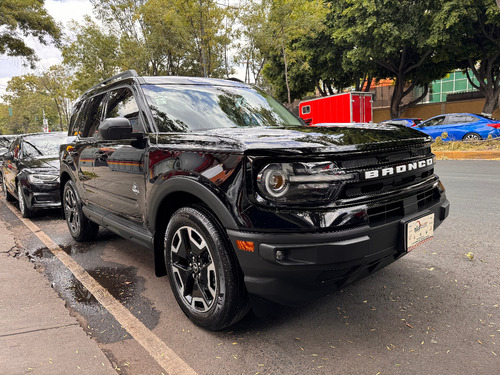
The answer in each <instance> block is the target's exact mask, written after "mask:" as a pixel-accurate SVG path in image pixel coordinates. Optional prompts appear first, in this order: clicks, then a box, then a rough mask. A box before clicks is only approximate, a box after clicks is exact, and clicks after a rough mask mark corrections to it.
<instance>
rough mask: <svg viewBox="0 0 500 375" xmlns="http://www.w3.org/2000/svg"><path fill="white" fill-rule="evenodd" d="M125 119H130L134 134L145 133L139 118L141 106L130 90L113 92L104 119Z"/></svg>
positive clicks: (124, 89) (110, 94) (123, 89)
mask: <svg viewBox="0 0 500 375" xmlns="http://www.w3.org/2000/svg"><path fill="white" fill-rule="evenodd" d="M117 117H124V118H127V119H129V121H130V124H131V125H132V129H133V132H134V133H141V132H144V128H143V126H142V123H141V121H140V117H139V106H138V105H137V102H136V100H135V98H134V95H133V94H132V91H131V90H130V89H128V88H122V89H119V90H115V91H111V92H110V93H109V97H108V100H107V105H106V115H105V116H104V118H117Z"/></svg>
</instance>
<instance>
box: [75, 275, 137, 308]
mask: <svg viewBox="0 0 500 375" xmlns="http://www.w3.org/2000/svg"><path fill="white" fill-rule="evenodd" d="M87 272H88V273H89V274H90V276H92V277H93V278H94V279H95V280H97V282H98V283H99V284H101V286H102V287H104V288H105V289H106V290H107V291H108V292H109V293H111V295H112V296H113V297H115V298H116V299H117V300H118V301H119V302H120V303H122V304H124V305H126V304H127V303H129V302H131V300H132V298H133V297H134V291H135V287H134V283H137V280H136V278H135V270H134V269H133V268H131V267H130V268H110V267H107V268H100V269H97V270H89V271H87ZM68 289H69V290H70V291H71V292H72V293H73V296H74V299H75V301H76V302H79V303H84V304H96V303H97V300H96V299H95V297H94V296H93V295H92V294H91V293H90V292H89V291H88V290H87V288H85V287H84V286H83V285H82V283H80V281H78V280H77V279H76V278H75V277H74V276H73V277H72V280H71V282H70V286H69V287H68Z"/></svg>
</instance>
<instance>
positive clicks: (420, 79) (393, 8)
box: [332, 0, 452, 117]
mask: <svg viewBox="0 0 500 375" xmlns="http://www.w3.org/2000/svg"><path fill="white" fill-rule="evenodd" d="M444 3H446V0H421V1H413V0H385V1H372V2H367V1H363V0H342V1H338V2H334V3H333V4H334V8H333V9H332V11H334V12H335V15H336V18H337V20H336V26H337V27H336V29H335V30H334V31H333V33H332V36H333V37H334V38H335V39H337V40H343V41H345V42H347V43H348V44H350V45H351V46H352V50H351V51H349V52H348V54H347V57H348V58H349V59H351V60H352V61H355V62H357V63H369V62H370V61H373V62H375V63H376V64H377V65H378V66H379V67H380V68H382V69H383V70H385V75H386V77H383V78H392V79H393V80H394V92H393V94H392V98H391V116H392V117H399V115H400V114H401V113H402V112H403V111H404V110H405V109H406V108H408V107H410V106H412V105H414V104H416V103H417V102H419V101H420V100H421V99H422V98H423V97H424V96H425V95H426V94H427V90H428V85H429V84H430V83H431V82H432V81H433V80H435V79H439V78H441V77H443V76H444V75H445V74H446V73H447V72H449V71H450V70H451V69H452V62H451V61H450V59H449V58H447V55H446V53H445V52H446V51H447V50H446V43H447V42H448V41H449V39H450V33H449V31H447V30H445V29H443V28H439V27H437V25H436V23H437V22H438V19H439V20H441V19H440V16H441V15H442V8H443V6H444ZM382 73H383V72H380V73H379V74H382ZM380 78H382V77H380ZM418 86H421V87H424V90H423V93H422V95H421V96H420V97H418V98H416V99H415V100H413V101H411V102H409V103H406V104H403V98H405V97H406V96H407V95H409V94H410V93H411V92H412V91H413V89H414V88H416V87H418Z"/></svg>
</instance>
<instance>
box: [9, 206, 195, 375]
mask: <svg viewBox="0 0 500 375" xmlns="http://www.w3.org/2000/svg"><path fill="white" fill-rule="evenodd" d="M6 206H7V207H8V208H9V209H10V210H11V211H12V212H13V213H14V214H15V215H16V216H17V217H18V218H19V219H20V220H21V221H22V222H23V223H24V225H26V226H27V227H28V229H29V230H31V231H32V232H33V234H35V236H37V237H38V238H39V239H40V241H42V242H43V244H44V245H45V246H47V248H48V249H49V250H50V251H51V252H52V254H54V256H55V257H56V258H57V259H59V260H60V261H61V263H62V264H64V266H66V268H68V270H69V271H70V272H71V273H72V274H73V275H74V276H75V277H76V278H77V279H78V281H80V282H81V283H82V284H83V286H85V288H87V290H88V291H89V292H90V293H92V295H93V296H94V297H95V298H96V299H97V300H98V301H99V303H100V304H101V305H102V307H104V308H105V309H106V310H108V311H109V312H110V313H111V315H113V317H114V318H115V319H116V321H117V322H118V323H120V325H121V326H122V327H123V328H124V329H125V330H126V331H127V332H128V333H129V334H130V335H131V336H132V337H133V338H134V339H135V340H136V341H137V342H138V343H139V344H140V345H141V346H142V347H143V348H144V349H146V350H147V352H148V353H149V354H150V355H151V357H153V359H154V360H155V361H156V362H157V363H158V364H159V365H160V366H161V367H162V368H163V369H164V370H165V371H167V373H168V374H171V375H174V374H175V375H177V374H182V375H184V374H186V375H189V374H191V375H196V371H194V370H193V369H192V368H191V367H190V366H189V365H188V364H187V363H186V362H184V361H183V360H182V359H181V358H180V357H179V356H178V355H177V354H175V352H174V351H173V350H172V349H170V348H169V347H168V346H167V345H166V344H165V343H164V342H163V341H162V340H161V339H160V338H159V337H158V336H156V335H155V334H154V333H153V332H151V331H150V330H149V329H148V328H147V327H146V326H145V325H144V324H143V323H142V322H141V321H140V320H139V319H137V318H136V317H135V316H134V315H133V314H132V313H131V312H130V311H129V310H128V309H127V308H126V307H125V306H123V305H122V304H121V303H120V302H118V300H116V299H115V298H114V297H113V296H112V295H111V294H110V293H109V292H108V291H107V290H106V289H105V288H103V287H102V286H101V284H99V283H98V282H97V281H96V280H95V279H94V278H93V277H92V276H90V275H89V273H88V272H87V271H85V269H84V268H83V267H81V266H80V265H79V264H78V263H77V262H76V261H75V260H74V259H73V258H71V257H70V256H69V255H68V254H67V253H66V252H65V251H64V250H63V249H61V248H60V247H59V245H57V244H56V243H55V242H54V241H52V239H51V238H50V237H49V236H47V235H46V234H45V233H44V232H43V231H42V230H41V229H40V228H39V227H38V226H37V225H36V224H34V223H33V222H32V221H31V220H29V219H25V218H23V217H22V216H21V214H20V213H19V212H18V211H17V210H16V209H15V208H13V206H12V205H10V204H6Z"/></svg>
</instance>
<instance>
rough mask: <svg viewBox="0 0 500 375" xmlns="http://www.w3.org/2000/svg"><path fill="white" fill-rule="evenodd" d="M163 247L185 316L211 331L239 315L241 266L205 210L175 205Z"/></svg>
mask: <svg viewBox="0 0 500 375" xmlns="http://www.w3.org/2000/svg"><path fill="white" fill-rule="evenodd" d="M164 251H165V260H166V266H167V272H168V276H169V279H170V286H171V288H172V291H173V294H174V296H175V299H176V300H177V303H178V304H179V306H180V307H181V309H182V310H183V312H184V313H185V314H186V315H187V317H188V318H189V319H191V321H193V322H194V323H195V324H197V325H199V326H201V327H204V328H206V329H209V330H213V331H216V330H220V329H222V328H225V327H227V326H229V325H231V324H234V323H236V322H237V321H238V320H240V319H241V318H243V317H244V316H245V314H246V313H247V312H248V310H249V306H250V305H249V302H248V297H247V293H246V290H245V287H244V284H243V276H242V274H241V270H240V269H239V266H238V264H237V261H236V259H235V255H234V253H232V252H231V250H230V249H229V246H228V243H227V240H226V238H225V237H224V235H223V234H222V232H221V230H220V229H219V227H218V225H217V224H216V222H215V220H214V219H212V217H211V215H210V214H209V213H208V212H206V211H205V210H204V209H202V208H199V207H197V208H193V207H184V208H181V209H179V210H177V211H176V212H175V213H174V215H173V216H172V219H171V220H170V222H169V223H168V226H167V230H166V233H165V248H164Z"/></svg>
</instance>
